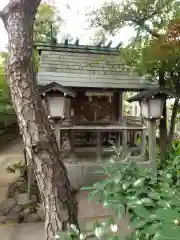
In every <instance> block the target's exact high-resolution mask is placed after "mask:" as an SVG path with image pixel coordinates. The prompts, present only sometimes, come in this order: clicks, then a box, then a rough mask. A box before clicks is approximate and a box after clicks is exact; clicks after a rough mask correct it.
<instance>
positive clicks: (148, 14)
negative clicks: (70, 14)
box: [89, 0, 179, 37]
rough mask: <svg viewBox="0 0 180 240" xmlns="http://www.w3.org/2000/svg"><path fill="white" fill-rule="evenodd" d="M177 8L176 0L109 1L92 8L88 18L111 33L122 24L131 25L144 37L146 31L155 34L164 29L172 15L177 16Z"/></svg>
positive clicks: (94, 24) (93, 23)
mask: <svg viewBox="0 0 180 240" xmlns="http://www.w3.org/2000/svg"><path fill="white" fill-rule="evenodd" d="M178 10H179V1H177V0H148V1H147V0H122V1H119V2H117V1H116V2H115V1H111V2H110V3H109V2H108V3H105V4H104V5H103V6H102V7H101V8H99V9H96V10H93V11H92V12H91V13H90V14H89V19H90V22H91V25H93V26H96V27H101V28H102V29H104V30H105V31H108V32H110V33H112V34H115V33H116V32H117V31H118V30H119V29H120V28H122V27H124V26H132V27H134V28H135V29H136V30H137V32H138V35H139V34H140V35H141V36H143V37H144V34H145V33H147V32H148V33H150V34H153V35H154V36H156V35H158V34H159V32H162V31H163V30H165V29H166V26H167V24H168V23H169V21H170V20H172V18H173V17H175V18H176V19H177V18H178V16H179V12H178ZM156 30H157V31H156ZM142 31H143V32H142ZM140 35H139V36H140Z"/></svg>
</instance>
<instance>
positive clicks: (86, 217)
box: [0, 140, 129, 240]
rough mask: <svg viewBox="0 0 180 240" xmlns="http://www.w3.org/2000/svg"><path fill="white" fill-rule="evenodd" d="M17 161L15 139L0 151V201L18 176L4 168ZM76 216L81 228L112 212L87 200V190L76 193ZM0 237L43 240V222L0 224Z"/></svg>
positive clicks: (18, 146) (123, 223) (20, 146)
mask: <svg viewBox="0 0 180 240" xmlns="http://www.w3.org/2000/svg"><path fill="white" fill-rule="evenodd" d="M18 161H24V155H23V144H22V143H21V142H20V141H19V140H17V141H14V142H13V143H12V144H11V145H9V146H8V147H7V148H6V149H5V150H4V151H1V152H0V203H1V202H2V201H3V200H4V199H5V198H6V193H7V189H8V184H10V183H12V182H13V181H14V180H16V179H17V178H18V175H15V174H10V173H7V171H6V168H7V166H8V165H11V164H13V163H15V162H18ZM77 200H78V210H79V211H78V218H79V222H80V225H81V227H82V228H87V229H89V228H91V226H92V224H93V223H94V222H95V221H105V220H106V219H107V218H109V217H110V216H111V215H112V214H111V213H110V212H109V211H107V209H104V208H103V207H102V206H100V205H99V204H98V203H97V202H96V201H91V202H89V201H88V192H86V191H83V192H80V193H78V194H77ZM127 221H128V220H127V219H126V218H124V219H123V220H121V221H119V222H118V224H119V226H120V231H121V235H122V236H123V235H124V234H126V233H127V232H128V231H129V230H128V228H127ZM0 239H3V240H44V223H43V222H40V223H27V224H10V225H0Z"/></svg>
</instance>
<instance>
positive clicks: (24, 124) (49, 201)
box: [0, 0, 78, 240]
mask: <svg viewBox="0 0 180 240" xmlns="http://www.w3.org/2000/svg"><path fill="white" fill-rule="evenodd" d="M39 4H40V0H31V1H29V0H10V1H9V4H8V5H7V6H6V7H5V8H4V9H3V10H2V11H1V12H0V17H1V18H2V20H3V23H4V26H5V28H6V30H7V33H8V60H7V77H8V79H9V85H10V90H11V97H12V101H13V104H14V108H15V112H16V115H17V119H18V123H19V127H20V131H21V133H22V136H23V142H24V146H25V148H26V152H27V154H28V156H29V158H30V159H31V161H32V163H33V167H34V172H35V176H36V179H37V183H38V187H39V190H40V193H41V195H42V198H43V201H44V207H45V218H46V221H45V226H46V231H45V232H46V239H47V240H50V239H52V238H53V237H54V235H55V234H56V232H57V231H60V230H64V229H66V227H67V224H68V223H73V224H76V225H77V224H78V223H77V205H76V201H75V197H74V196H73V193H72V190H71V187H70V182H69V180H68V177H67V170H66V168H65V166H64V163H63V161H62V159H61V154H60V151H59V148H58V145H57V142H56V138H55V134H54V131H53V130H52V128H51V126H50V122H49V120H48V117H47V115H46V113H45V109H44V107H43V104H42V101H41V97H40V96H39V93H38V88H37V81H36V74H35V71H34V64H33V59H32V56H33V45H34V44H33V27H34V26H33V25H34V24H33V23H34V20H35V16H36V12H37V8H38V6H39Z"/></svg>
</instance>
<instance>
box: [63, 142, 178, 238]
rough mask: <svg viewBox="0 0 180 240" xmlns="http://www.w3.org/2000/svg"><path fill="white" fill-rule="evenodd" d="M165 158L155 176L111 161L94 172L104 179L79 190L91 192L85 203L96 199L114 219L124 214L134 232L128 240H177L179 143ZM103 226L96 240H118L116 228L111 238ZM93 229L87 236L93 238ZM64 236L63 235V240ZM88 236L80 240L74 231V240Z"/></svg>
mask: <svg viewBox="0 0 180 240" xmlns="http://www.w3.org/2000/svg"><path fill="white" fill-rule="evenodd" d="M167 157H168V161H167V162H166V166H165V165H159V166H158V172H157V175H154V174H153V173H152V171H151V170H150V169H143V168H142V167H139V166H138V165H137V164H135V163H122V162H120V161H119V159H117V160H116V159H115V158H113V159H111V160H110V161H109V162H107V163H106V164H105V165H104V166H103V168H102V169H101V171H98V172H97V173H98V174H100V173H102V174H103V175H106V179H105V180H103V181H102V182H96V183H95V184H94V185H93V186H90V187H84V188H83V189H84V190H90V191H91V193H90V194H89V200H91V199H93V198H96V199H97V200H98V202H99V203H101V204H103V206H104V207H105V208H110V209H112V210H113V211H114V213H115V214H116V217H117V218H122V217H124V216H125V215H127V214H128V216H129V219H130V221H129V227H131V228H132V229H134V230H135V231H133V232H132V234H131V235H130V236H128V237H127V239H129V240H135V239H136V240H146V239H147V240H151V239H153V240H163V239H168V240H171V239H179V236H180V187H179V186H180V142H174V144H173V149H172V152H170V153H169V156H167ZM104 226H106V227H105V228H103V226H101V227H100V230H99V231H100V236H98V238H99V239H109V237H108V236H111V237H110V239H111V238H116V239H121V233H119V232H118V235H117V231H118V230H117V229H116V227H117V226H116V225H114V226H115V227H114V228H115V230H116V233H115V236H114V232H112V229H111V227H110V228H109V227H108V226H107V225H106V223H104ZM95 229H96V228H95V227H94V232H91V233H90V235H92V233H94V235H96V234H95V232H96V231H95ZM68 233H69V232H68ZM68 233H67V232H66V233H64V236H66V237H65V238H66V239H69V238H68V236H70V235H68ZM107 233H108V234H107ZM88 234H89V233H84V232H83V233H82V236H84V237H81V231H79V230H77V234H76V237H75V238H76V239H87V238H88V236H89V235H88ZM106 234H107V235H106ZM96 236H97V235H96ZM106 236H107V237H106ZM70 239H72V238H70Z"/></svg>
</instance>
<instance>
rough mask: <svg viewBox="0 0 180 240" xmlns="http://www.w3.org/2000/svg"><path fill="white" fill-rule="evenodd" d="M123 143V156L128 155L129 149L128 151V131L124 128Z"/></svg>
mask: <svg viewBox="0 0 180 240" xmlns="http://www.w3.org/2000/svg"><path fill="white" fill-rule="evenodd" d="M122 142H123V143H122V145H123V156H124V157H126V155H127V151H128V149H127V148H128V145H127V143H128V131H127V130H124V131H123V139H122Z"/></svg>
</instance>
